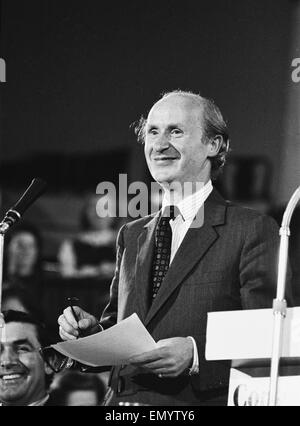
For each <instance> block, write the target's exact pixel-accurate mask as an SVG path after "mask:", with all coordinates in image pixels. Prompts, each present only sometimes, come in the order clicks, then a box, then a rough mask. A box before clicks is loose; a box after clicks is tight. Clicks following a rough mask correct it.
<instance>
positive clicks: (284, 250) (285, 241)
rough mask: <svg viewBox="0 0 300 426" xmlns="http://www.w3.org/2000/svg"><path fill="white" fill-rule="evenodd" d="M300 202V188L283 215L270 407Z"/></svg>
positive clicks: (274, 393) (274, 397) (273, 403)
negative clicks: (293, 222) (292, 226)
mask: <svg viewBox="0 0 300 426" xmlns="http://www.w3.org/2000/svg"><path fill="white" fill-rule="evenodd" d="M299 200H300V186H299V187H298V188H297V189H296V191H295V192H294V194H293V195H292V197H291V199H290V201H289V203H288V205H287V207H286V209H285V212H284V215H283V219H282V223H281V228H280V231H279V235H280V249H279V264H278V277H277V294H276V299H274V300H273V315H274V317H273V343H272V358H271V374H270V388H269V399H268V406H271V407H274V406H276V404H277V388H278V373H279V362H280V356H281V349H282V348H281V345H282V337H283V322H284V319H285V317H286V309H287V304H286V301H285V299H284V295H285V284H286V271H287V260H288V249H289V236H290V234H291V233H290V227H289V226H290V221H291V218H292V214H293V212H294V209H295V207H296V205H297V203H298V201H299Z"/></svg>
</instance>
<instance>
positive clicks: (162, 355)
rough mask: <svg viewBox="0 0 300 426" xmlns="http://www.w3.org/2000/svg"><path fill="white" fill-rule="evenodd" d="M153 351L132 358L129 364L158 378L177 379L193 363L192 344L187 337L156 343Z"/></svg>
mask: <svg viewBox="0 0 300 426" xmlns="http://www.w3.org/2000/svg"><path fill="white" fill-rule="evenodd" d="M157 345H158V346H159V347H158V348H157V349H154V350H153V351H149V352H145V353H143V354H141V355H137V356H134V357H132V358H131V359H130V360H129V363H130V364H132V365H134V366H136V367H140V368H144V369H146V370H148V371H150V372H152V373H154V374H157V375H158V376H159V377H177V376H179V375H180V374H181V373H183V372H184V371H185V370H186V369H187V368H189V367H191V365H192V363H193V342H192V340H191V339H188V338H187V337H172V338H170V339H163V340H160V341H159V342H157Z"/></svg>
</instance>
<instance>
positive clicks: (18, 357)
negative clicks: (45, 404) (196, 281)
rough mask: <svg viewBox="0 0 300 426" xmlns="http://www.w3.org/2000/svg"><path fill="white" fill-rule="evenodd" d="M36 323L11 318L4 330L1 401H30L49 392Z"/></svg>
mask: <svg viewBox="0 0 300 426" xmlns="http://www.w3.org/2000/svg"><path fill="white" fill-rule="evenodd" d="M39 347H40V343H39V341H38V338H37V331H36V328H35V326H34V325H33V324H28V323H20V322H9V323H8V324H6V326H5V328H4V330H3V331H2V339H1V351H0V401H1V402H2V403H4V404H7V405H28V404H30V403H32V402H35V401H38V400H39V399H41V398H43V397H44V396H45V394H46V384H45V365H44V361H43V359H42V357H41V355H40V354H39V352H38V349H39Z"/></svg>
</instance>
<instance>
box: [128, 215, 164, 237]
mask: <svg viewBox="0 0 300 426" xmlns="http://www.w3.org/2000/svg"><path fill="white" fill-rule="evenodd" d="M156 216H157V212H156V213H153V214H150V215H147V216H144V217H141V218H139V219H135V220H132V221H130V222H127V223H125V225H124V226H123V230H124V231H126V232H127V231H129V232H139V231H141V230H142V229H143V228H144V227H145V226H146V225H147V224H148V223H149V222H151V221H152V220H154V219H155V217H156Z"/></svg>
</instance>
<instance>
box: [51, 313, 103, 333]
mask: <svg viewBox="0 0 300 426" xmlns="http://www.w3.org/2000/svg"><path fill="white" fill-rule="evenodd" d="M58 324H59V335H60V337H61V338H62V339H63V340H75V339H77V338H78V337H83V336H88V335H91V334H94V333H96V332H99V331H100V328H99V322H98V320H97V318H96V317H94V316H93V315H90V314H89V313H88V312H85V311H84V310H83V309H81V308H80V307H79V306H73V305H71V306H68V307H67V308H66V309H65V310H64V311H63V314H62V315H60V317H59V318H58Z"/></svg>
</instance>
